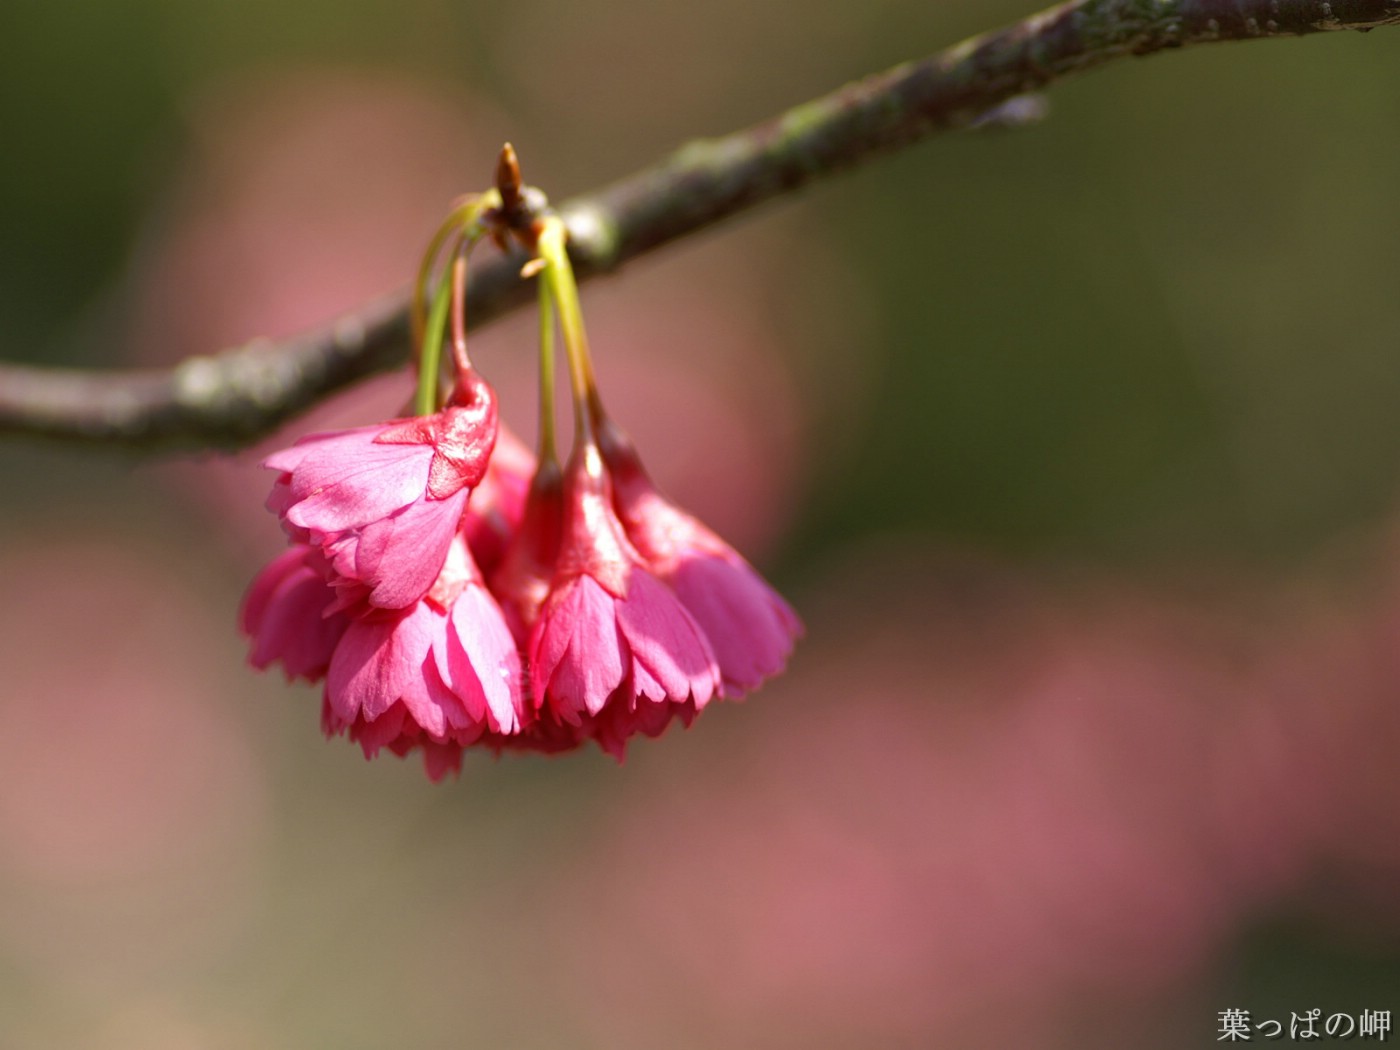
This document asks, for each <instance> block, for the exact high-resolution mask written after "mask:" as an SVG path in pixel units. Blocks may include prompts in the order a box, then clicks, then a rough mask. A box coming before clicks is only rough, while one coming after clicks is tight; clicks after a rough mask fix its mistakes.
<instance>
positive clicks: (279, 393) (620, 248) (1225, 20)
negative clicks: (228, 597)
mask: <svg viewBox="0 0 1400 1050" xmlns="http://www.w3.org/2000/svg"><path fill="white" fill-rule="evenodd" d="M1396 23H1400V0H1076V2H1072V3H1067V4H1063V5H1061V6H1059V7H1054V8H1051V9H1049V10H1047V11H1042V12H1041V13H1039V14H1036V15H1032V16H1031V17H1029V18H1027V19H1025V20H1024V21H1021V22H1018V23H1016V24H1015V25H1012V26H1009V27H1007V28H1005V29H1001V30H998V31H996V32H992V33H987V34H984V35H982V36H978V37H974V38H972V39H970V40H967V41H964V42H963V43H961V44H958V45H956V46H955V47H951V48H949V49H948V50H946V51H943V52H941V53H939V54H936V55H933V56H931V57H930V58H927V59H924V60H922V61H919V62H910V63H906V64H904V65H901V66H898V67H896V68H894V69H892V70H889V71H888V72H885V73H880V74H877V75H874V76H871V77H867V78H866V79H864V80H861V81H859V82H857V83H854V84H849V85H847V86H846V87H843V88H841V89H840V90H838V91H835V92H832V93H831V94H829V95H826V96H824V97H822V98H819V99H816V100H815V101H812V102H808V103H806V104H804V105H800V106H797V107H796V108H794V109H791V110H789V111H787V112H786V113H783V114H780V115H779V116H777V117H775V118H773V119H772V120H769V121H766V122H765V123H762V124H759V125H757V126H755V127H752V128H749V129H747V130H745V131H740V132H737V133H735V134H732V135H728V136H725V137H723V138H718V139H707V140H700V141H696V142H692V143H690V144H688V145H686V146H684V147H682V148H681V149H680V150H678V151H677V152H676V153H674V154H672V155H671V156H670V157H668V158H666V159H664V160H662V161H661V162H659V163H657V164H655V165H653V166H652V167H650V168H647V169H644V170H643V171H640V172H638V173H637V174H635V175H632V176H630V177H628V178H625V179H623V180H621V181H619V182H616V183H614V184H612V185H611V186H607V187H605V188H604V189H602V190H600V191H598V192H597V193H594V194H590V195H586V196H584V197H580V198H577V199H575V200H572V201H569V202H567V203H566V204H564V205H563V206H562V207H561V208H560V211H561V213H562V214H563V216H564V218H565V220H566V222H567V223H568V226H569V230H570V238H571V242H570V253H571V255H572V256H573V258H574V261H575V264H576V266H577V268H578V272H579V276H580V277H587V276H589V275H592V274H596V273H601V272H606V271H610V270H613V269H616V268H617V267H618V266H620V265H622V264H623V263H624V262H627V261H629V260H631V259H633V258H636V257H637V256H638V255H642V254H644V253H646V252H648V251H651V250H652V249H654V248H657V247H659V246H661V245H663V244H666V243H668V242H669V241H672V240H675V239H677V238H679V237H684V236H686V235H687V234H690V233H694V232H695V231H697V230H700V229H703V228H705V227H707V226H710V225H712V224H713V223H716V222H719V221H720V220H722V219H725V218H727V217H729V216H731V215H735V214H737V213H739V212H742V211H745V210H747V209H749V208H751V207H753V206H754V205H757V204H760V203H762V202H763V201H766V200H768V199H769V198H772V197H776V196H779V195H781V194H785V193H789V192H792V191H794V190H796V189H798V188H800V187H802V186H804V185H806V184H807V183H809V182H812V181H813V180H815V179H818V178H824V177H826V176H828V175H831V174H833V173H835V172H838V171H841V170H843V169H845V168H848V167H850V166H852V165H854V164H857V163H860V162H862V161H864V160H866V159H868V158H870V157H872V156H875V155H877V154H879V153H881V152H884V151H887V150H893V149H897V148H899V147H901V146H904V145H908V144H909V143H911V142H914V141H917V140H919V139H921V138H924V137H926V136H928V135H931V134H933V133H935V132H937V131H941V130H945V129H952V128H962V127H971V126H978V125H979V123H981V122H984V121H987V120H988V119H990V120H991V121H992V122H997V123H1006V122H1013V123H1014V122H1015V121H1016V120H1017V119H1018V118H1017V116H1016V114H1017V112H1019V111H1018V110H1017V109H1016V108H1014V104H1013V107H1012V108H1009V109H1005V110H1001V109H1000V107H1002V106H1003V104H1004V103H1007V102H1008V100H1012V99H1014V98H1015V97H1016V96H1018V95H1021V94H1024V93H1026V92H1031V91H1036V90H1038V89H1040V88H1043V87H1045V86H1046V85H1048V84H1050V83H1052V82H1053V81H1055V80H1058V79H1060V78H1061V77H1065V76H1068V75H1069V74H1071V73H1077V72H1081V71H1084V70H1089V69H1093V68H1095V67H1097V66H1100V65H1103V64H1104V63H1106V62H1109V61H1111V60H1113V59H1116V58H1119V57H1122V56H1125V55H1148V54H1151V53H1153V52H1156V51H1161V50H1165V49H1169V48H1176V47H1181V46H1184V45H1188V44H1204V43H1214V42H1216V41H1222V40H1254V39H1262V38H1265V37H1280V36H1302V35H1305V34H1308V33H1316V32H1326V31H1331V30H1340V29H1357V30H1363V31H1365V30H1370V29H1373V28H1375V27H1377V26H1384V25H1394V24H1396ZM524 261H525V260H524V259H523V258H522V257H520V256H514V257H502V258H497V259H493V260H492V261H491V262H490V263H488V264H486V265H485V266H482V267H479V268H477V269H476V270H475V271H474V273H473V276H472V282H471V287H470V290H469V296H468V308H467V312H468V316H470V317H471V318H472V320H473V322H474V323H478V324H479V323H482V322H485V321H488V320H490V319H492V318H494V317H497V316H499V315H500V314H502V313H504V312H505V311H507V310H509V309H511V308H513V307H515V306H518V305H520V304H522V303H523V302H525V301H526V300H527V299H528V298H529V297H530V294H531V293H530V289H529V287H528V285H527V284H526V282H523V281H521V280H520V278H519V276H518V272H519V269H520V266H521V264H522V263H523V262H524ZM407 348H408V323H407V316H406V303H405V299H404V297H402V296H400V297H397V298H395V299H392V300H390V301H386V302H379V303H374V304H371V305H369V306H367V307H365V308H363V309H361V310H360V311H357V312H355V313H353V314H350V315H347V316H346V317H343V318H341V319H340V320H339V321H337V322H336V323H334V324H333V325H331V326H330V327H328V328H326V329H324V330H322V331H318V332H313V333H310V334H308V335H305V336H302V337H300V338H297V339H292V340H289V341H286V342H280V343H277V344H272V343H269V342H267V341H266V340H258V341H255V342H253V343H250V344H248V345H247V346H243V347H238V348H235V349H231V350H227V351H224V352H223V353H220V354H216V355H213V356H206V357H192V358H189V359H188V360H186V361H184V362H183V363H181V364H180V365H178V366H176V367H175V368H173V369H170V370H167V371H154V370H149V371H139V372H115V373H97V372H83V371H76V370H63V369H41V368H31V367H24V366H19V365H9V366H0V434H3V433H28V434H38V435H44V436H48V437H58V438H68V439H76V440H83V441H91V442H105V443H120V444H122V445H125V446H139V447H148V448H150V447H187V448H190V447H193V448H235V447H238V446H241V445H245V444H248V443H251V442H252V441H254V440H256V439H257V438H259V437H260V436H262V435H264V434H266V433H268V432H269V431H271V430H272V429H274V428H275V427H276V426H277V425H278V424H280V423H281V422H283V421H284V420H286V419H287V418H289V417H290V416H293V415H295V414H296V413H297V412H299V411H301V410H302V409H304V408H306V407H307V406H309V405H311V404H312V403H314V402H315V401H317V400H318V399H320V398H321V397H323V396H325V395H326V394H329V393H330V392H332V391H334V390H337V389H339V388H341V387H343V386H345V385H347V384H349V383H351V382H354V381H355V380H357V379H361V378H363V377H365V376H368V375H371V374H373V373H375V372H380V371H385V370H388V369H390V368H393V367H396V366H398V365H400V364H401V363H402V362H403V361H404V360H405V356H406V354H407Z"/></svg>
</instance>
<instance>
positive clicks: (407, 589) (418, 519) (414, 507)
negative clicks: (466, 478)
mask: <svg viewBox="0 0 1400 1050" xmlns="http://www.w3.org/2000/svg"><path fill="white" fill-rule="evenodd" d="M466 501H467V490H466V489H463V490H461V491H460V492H458V493H457V494H456V495H455V496H452V497H451V498H449V499H445V500H440V501H439V500H425V499H420V500H418V501H417V502H414V503H412V504H410V505H409V506H407V507H405V508H403V509H402V510H399V511H396V512H395V513H393V514H390V515H389V516H388V517H385V518H381V519H380V520H378V521H374V522H371V523H369V524H368V525H365V526H364V527H363V528H360V529H357V530H355V531H353V532H350V533H347V534H345V535H342V536H339V537H337V538H336V539H334V540H333V541H332V542H331V543H329V544H327V545H326V554H327V556H328V557H329V558H330V561H331V565H332V566H333V567H334V568H335V571H336V572H337V573H339V574H340V575H341V576H344V577H346V578H347V579H351V580H358V581H360V582H362V583H364V584H366V585H367V586H368V587H369V588H370V593H369V595H368V600H369V602H370V604H372V605H377V606H379V607H380V608H382V609H401V608H403V607H404V606H407V605H412V604H413V603H414V602H416V601H417V600H418V599H419V598H421V597H423V595H425V594H426V593H428V590H429V589H430V588H431V587H432V586H433V583H434V581H435V580H436V579H437V577H438V573H440V572H441V571H442V566H443V562H445V561H446V560H447V550H448V548H449V547H450V546H451V544H452V537H453V535H454V534H455V532H456V530H457V524H458V522H459V521H460V520H461V516H462V508H463V506H464V505H465V504H466Z"/></svg>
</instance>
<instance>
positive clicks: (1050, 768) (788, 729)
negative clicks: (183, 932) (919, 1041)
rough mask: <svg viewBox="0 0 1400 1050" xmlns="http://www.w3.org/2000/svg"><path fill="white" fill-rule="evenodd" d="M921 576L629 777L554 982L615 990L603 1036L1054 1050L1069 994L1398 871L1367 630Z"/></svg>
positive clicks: (597, 851) (633, 1042) (1163, 977)
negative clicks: (1021, 1045)
mask: <svg viewBox="0 0 1400 1050" xmlns="http://www.w3.org/2000/svg"><path fill="white" fill-rule="evenodd" d="M910 553H911V555H913V552H912V550H911V552H910ZM881 560H883V559H877V561H881ZM919 562H920V559H919V557H918V556H917V555H913V556H911V558H910V566H909V567H907V568H906V569H905V571H904V573H903V574H902V580H903V586H902V588H901V589H900V591H898V592H894V591H885V592H883V593H882V594H881V597H880V599H879V601H878V604H869V605H865V604H850V603H847V604H846V606H845V608H841V607H839V606H837V605H835V604H833V605H832V606H831V607H828V608H826V609H824V610H823V609H819V610H814V611H811V613H810V615H809V626H810V636H809V640H808V643H807V646H806V648H805V649H804V651H803V652H802V653H800V654H799V659H798V661H797V665H796V669H795V671H794V673H793V674H792V675H790V676H789V677H788V678H787V679H785V680H781V681H779V682H776V683H774V684H772V685H771V686H770V687H769V688H768V689H767V690H765V693H764V695H762V696H760V697H758V698H756V699H755V700H754V701H753V702H752V703H751V704H750V705H747V709H745V710H743V711H742V712H736V711H730V712H728V715H729V717H730V727H731V734H732V735H730V736H729V737H727V738H721V737H720V736H718V735H717V734H718V733H719V732H723V730H722V729H721V728H719V727H717V726H716V725H715V724H714V723H712V724H711V725H710V726H709V727H708V728H707V736H706V737H705V738H704V740H703V742H702V741H701V740H698V739H697V737H696V735H692V736H691V737H689V738H687V739H684V741H683V743H682V744H681V745H678V749H677V750H673V751H672V752H671V753H670V754H668V755H667V756H666V759H665V761H664V763H663V762H662V761H661V760H660V759H656V760H654V761H652V762H650V763H648V764H646V765H645V766H644V767H643V770H642V772H641V773H640V774H639V776H640V779H641V782H640V783H635V784H633V785H632V786H631V789H630V797H631V799H632V802H631V804H630V805H629V807H628V810H627V812H626V813H623V814H621V815H619V816H618V817H617V818H616V820H615V822H614V825H613V829H612V831H611V832H609V833H608V834H607V835H606V836H605V837H604V838H603V840H602V841H601V842H600V843H598V844H597V845H596V847H595V848H594V849H593V850H592V851H590V853H589V855H588V857H586V858H580V864H581V866H582V871H581V872H577V871H576V872H574V873H573V875H572V876H571V878H577V879H580V880H581V882H580V887H581V888H580V889H579V893H580V894H581V895H582V896H583V897H584V898H586V899H588V900H589V901H590V902H591V903H590V906H589V907H588V908H587V909H583V910H580V909H577V908H571V907H568V906H567V904H564V905H563V906H562V907H561V909H560V910H559V911H558V914H557V918H558V921H560V922H561V923H563V924H564V925H565V928H566V929H567V930H568V931H569V936H568V937H567V938H566V941H567V942H568V943H570V944H573V945H577V946H579V947H578V950H577V952H576V953H575V954H574V955H573V956H572V959H571V961H572V964H573V965H574V966H575V967H576V969H575V970H574V971H571V974H570V976H569V977H568V978H567V979H566V980H565V983H572V982H579V981H583V980H584V978H583V976H582V975H583V973H584V972H608V973H625V974H628V975H629V977H628V980H627V981H626V982H623V983H622V984H620V985H612V984H607V983H604V984H603V985H601V986H600V985H598V984H596V983H589V984H588V985H587V986H588V988H589V996H588V997H587V999H586V1000H584V1001H581V1003H580V1006H581V1008H582V1009H585V1010H587V1009H588V1008H589V1007H590V1006H592V1007H595V1008H596V1009H594V1010H593V1016H594V1023H595V1025H596V1029H597V1031H598V1033H599V1034H600V1038H601V1039H602V1040H603V1041H604V1042H605V1043H606V1044H607V1045H610V1046H623V1047H627V1046H650V1045H656V1043H657V1042H658V1041H659V1040H662V1039H663V1038H664V1039H665V1040H667V1043H668V1045H678V1044H677V1043H676V1042H675V1041H674V1032H675V1030H676V1025H677V1020H678V1018H686V1020H687V1032H688V1034H687V1041H683V1042H682V1043H681V1044H679V1045H686V1046H697V1047H699V1046H708V1045H714V1043H715V1041H716V1040H719V1039H722V1038H726V1033H733V1032H735V1031H743V1032H745V1033H748V1034H749V1036H750V1037H751V1038H750V1040H749V1041H748V1042H747V1043H746V1045H753V1046H790V1045H802V1046H821V1047H825V1046H831V1047H839V1046H849V1045H853V1041H855V1040H860V1039H872V1038H873V1039H876V1040H877V1041H882V1040H888V1041H894V1042H896V1043H898V1042H899V1041H900V1040H904V1039H914V1038H915V1037H916V1036H917V1034H918V1033H927V1032H929V1031H941V1032H945V1033H961V1036H966V1037H968V1038H972V1037H973V1035H974V1034H978V1033H980V1035H979V1036H978V1038H983V1039H985V1037H986V1031H987V1030H986V1029H985V1028H984V1026H983V1021H984V1020H985V1018H986V1017H987V1016H988V1015H989V1014H995V1015H996V1016H997V1017H998V1018H999V1025H998V1026H997V1029H996V1030H997V1031H999V1032H1001V1033H1002V1034H1003V1035H1017V1034H1018V1035H1019V1037H1020V1038H1021V1039H1023V1040H1030V1041H1033V1042H1036V1043H1037V1045H1051V1044H1053V1041H1054V1038H1053V1033H1054V1032H1055V1031H1057V1030H1058V1029H1057V1028H1056V1021H1057V1019H1058V1018H1061V1017H1062V1014H1063V1011H1064V1010H1065V1009H1066V1008H1067V1007H1072V1006H1076V1005H1077V1006H1078V1007H1080V1008H1082V1007H1084V1006H1085V1005H1086V1004H1091V1003H1101V1004H1113V1005H1114V1008H1115V1009H1125V1008H1128V1007H1129V1005H1130V1004H1133V1003H1137V1004H1140V1005H1141V1006H1144V1007H1145V1006H1147V1005H1149V1004H1151V1003H1154V1002H1160V1001H1162V999H1163V998H1164V997H1168V998H1169V997H1171V996H1172V995H1174V994H1182V993H1183V992H1184V990H1186V989H1189V988H1191V987H1193V983H1194V982H1196V981H1199V980H1201V979H1202V977H1203V975H1204V974H1205V973H1206V972H1207V971H1208V970H1209V968H1210V967H1211V966H1212V965H1213V963H1214V961H1215V960H1217V959H1218V958H1219V957H1220V953H1221V952H1222V950H1224V949H1226V948H1228V946H1229V945H1230V944H1231V943H1232V942H1233V940H1234V939H1235V938H1237V937H1238V936H1240V934H1241V933H1242V932H1243V931H1244V930H1245V929H1247V927H1248V925H1249V924H1250V923H1251V922H1252V921H1254V920H1256V919H1258V918H1259V917H1261V916H1262V915H1265V914H1268V913H1271V912H1273V911H1275V910H1277V909H1278V908H1280V907H1283V906H1285V905H1288V904H1290V903H1291V904H1293V905H1297V904H1300V903H1302V904H1305V905H1309V906H1312V904H1310V902H1313V903H1315V904H1316V905H1318V906H1325V907H1327V908H1330V912H1328V914H1330V915H1331V916H1332V918H1334V919H1335V918H1336V917H1337V916H1336V911H1337V905H1338V902H1339V900H1341V899H1344V898H1345V897H1346V894H1341V895H1340V896H1339V894H1338V892H1337V889H1338V882H1337V880H1338V879H1339V877H1340V876H1339V875H1338V874H1337V873H1336V871H1335V870H1334V869H1337V868H1340V869H1342V870H1343V871H1347V872H1352V873H1357V872H1359V873H1361V874H1362V875H1363V876H1366V877H1367V878H1368V879H1369V880H1370V881H1371V882H1372V883H1373V884H1374V885H1376V886H1378V885H1380V882H1379V880H1378V876H1380V875H1382V874H1384V875H1385V876H1386V877H1387V878H1389V879H1390V880H1391V882H1390V884H1391V885H1393V884H1394V883H1393V880H1394V879H1395V878H1396V877H1400V856H1397V855H1396V851H1395V850H1394V849H1393V848H1392V846H1393V842H1394V834H1393V829H1394V828H1395V826H1396V823H1397V822H1400V801H1397V799H1396V798H1395V796H1394V793H1393V791H1389V792H1388V791H1385V790H1382V788H1383V785H1382V784H1381V783H1379V782H1378V778H1382V779H1383V771H1384V770H1385V769H1386V768H1387V766H1386V763H1385V761H1384V760H1383V757H1382V756H1384V755H1385V754H1391V755H1393V754H1394V753H1395V750H1396V748H1397V747H1400V717H1397V716H1396V715H1395V710H1396V704H1395V700H1396V694H1397V692H1400V679H1397V678H1396V677H1395V676H1394V675H1393V673H1389V672H1386V671H1384V670H1383V667H1384V663H1385V661H1384V660H1382V659H1378V658H1379V657H1381V656H1383V655H1384V654H1386V653H1389V652H1391V651H1393V649H1394V646H1393V644H1390V643H1387V641H1386V638H1385V636H1384V635H1383V634H1382V633H1381V632H1380V631H1378V630H1377V629H1376V618H1375V617H1373V616H1370V615H1368V614H1366V613H1365V612H1352V613H1351V614H1348V615H1342V614H1340V613H1337V612H1335V611H1334V610H1329V609H1328V608H1327V607H1326V606H1324V605H1322V604H1321V603H1319V602H1316V601H1314V600H1313V599H1312V598H1311V597H1310V596H1309V595H1307V594H1281V595H1272V596H1269V597H1270V598H1271V599H1272V600H1275V601H1280V602H1283V603H1286V607H1287V608H1288V609H1289V612H1290V617H1289V618H1288V620H1287V621H1286V622H1277V620H1276V621H1275V622H1271V623H1270V624H1269V625H1268V626H1267V627H1261V626H1258V625H1257V624H1256V623H1255V622H1252V619H1253V618H1252V617H1251V616H1249V615H1246V614H1245V613H1243V612H1242V613H1240V614H1239V615H1238V616H1236V617H1233V618H1232V617H1230V616H1226V615H1224V614H1222V613H1221V612H1220V610H1219V609H1211V610H1207V609H1206V608H1204V607H1202V606H1199V605H1197V604H1195V603H1189V602H1174V601H1171V600H1167V599H1164V598H1162V597H1161V596H1151V595H1149V594H1145V593H1138V592H1132V591H1126V590H1124V589H1122V588H1120V587H1105V586H1101V585H1099V586H1093V587H1087V588H1082V593H1080V594H1079V596H1078V597H1077V598H1071V597H1067V596H1066V595H1065V593H1064V592H1063V591H1061V592H1059V593H1058V594H1057V593H1056V592H1050V591H1039V590H1037V589H1035V588H1028V587H1025V586H1024V585H1012V586H1010V587H1008V586H1007V585H1006V581H1005V580H1004V579H1000V578H998V576H997V574H996V573H991V574H989V575H988V576H987V577H986V578H984V579H982V580H980V581H977V582H975V583H973V584H971V585H969V583H968V580H967V573H968V570H967V568H966V567H963V568H960V569H958V570H957V572H956V573H953V574H952V575H951V576H950V575H949V574H948V573H945V572H943V571H942V570H936V571H932V572H930V571H928V569H929V565H928V563H927V562H924V563H923V567H922V568H920V567H919ZM862 577H864V579H862ZM894 578H895V576H894V574H892V573H891V572H890V571H889V569H888V567H887V565H886V566H885V567H880V566H879V565H876V566H875V567H874V568H872V567H871V566H870V565H866V566H864V567H861V568H857V569H856V570H854V571H853V573H850V574H847V575H846V577H845V578H844V579H843V578H840V577H839V576H838V577H837V578H836V579H833V580H829V581H827V583H826V584H825V585H824V587H829V588H830V593H836V594H844V595H846V596H847V597H848V599H849V598H850V597H853V596H859V595H862V594H876V593H881V592H880V591H879V588H873V589H872V588H871V586H870V582H869V581H870V580H871V579H881V580H883V581H885V582H886V583H888V582H889V581H891V580H893V579H894ZM969 587H970V591H969ZM968 593H972V594H975V595H976V597H975V598H974V599H973V600H971V601H967V600H965V599H966V596H967V594H968ZM901 594H902V595H903V597H900V595H901ZM959 595H961V597H960V596H959ZM916 596H917V597H916ZM1256 600H1257V599H1256ZM1242 604H1247V603H1242ZM1324 683H1326V686H1325V687H1324ZM720 769H723V770H724V775H722V776H721V775H718V771H719V770H720ZM693 784H703V785H705V788H704V790H703V792H695V791H693V790H691V786H692V785H693ZM1362 859H1364V860H1365V863H1359V861H1361V860H1362ZM1319 872H1330V873H1331V874H1330V876H1329V879H1328V880H1326V881H1323V882H1319V880H1318V878H1317V875H1318V873H1319ZM1345 884H1346V883H1345V882H1344V883H1343V885H1345ZM1320 890H1322V891H1325V892H1324V893H1323V895H1322V896H1321V897H1319V896H1318V893H1319V891H1320ZM570 899H572V898H570ZM1372 903H1374V902H1372ZM1353 907H1354V906H1353ZM1389 910H1390V912H1391V913H1392V914H1394V913H1395V912H1396V909H1394V906H1393V900H1392V901H1391V902H1390V905H1389ZM552 914H553V913H552ZM882 1045H883V1044H882ZM899 1045H902V1044H899ZM976 1045H996V1044H995V1042H994V1041H992V1042H976Z"/></svg>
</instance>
